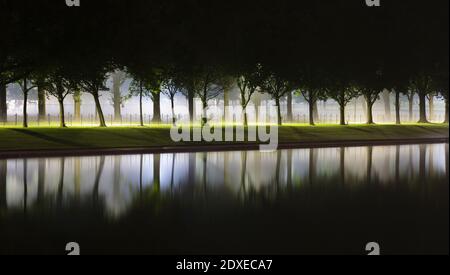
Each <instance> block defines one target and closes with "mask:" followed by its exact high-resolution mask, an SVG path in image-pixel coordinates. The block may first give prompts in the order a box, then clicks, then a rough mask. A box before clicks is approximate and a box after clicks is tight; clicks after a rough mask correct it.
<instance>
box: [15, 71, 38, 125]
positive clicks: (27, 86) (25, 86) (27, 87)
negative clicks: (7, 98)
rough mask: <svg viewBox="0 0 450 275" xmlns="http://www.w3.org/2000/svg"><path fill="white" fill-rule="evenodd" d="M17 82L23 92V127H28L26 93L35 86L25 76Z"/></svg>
mask: <svg viewBox="0 0 450 275" xmlns="http://www.w3.org/2000/svg"><path fill="white" fill-rule="evenodd" d="M18 84H19V85H20V88H21V89H22V93H23V113H22V115H23V127H24V128H28V111H27V109H28V108H27V107H28V95H29V93H30V91H32V90H33V89H35V88H36V85H35V84H34V83H33V82H32V81H30V80H29V79H28V78H26V77H25V78H24V79H23V80H21V81H20V82H19V83H18Z"/></svg>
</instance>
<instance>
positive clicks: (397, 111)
mask: <svg viewBox="0 0 450 275" xmlns="http://www.w3.org/2000/svg"><path fill="white" fill-rule="evenodd" d="M395 124H397V125H400V124H401V119H400V91H395Z"/></svg>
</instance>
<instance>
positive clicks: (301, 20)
mask: <svg viewBox="0 0 450 275" xmlns="http://www.w3.org/2000/svg"><path fill="white" fill-rule="evenodd" d="M36 2H39V3H36ZM211 2H214V3H211ZM344 19H345V20H344ZM0 20H1V22H0V23H1V24H0V26H1V28H2V31H4V35H2V36H1V37H0V47H1V48H0V120H5V119H6V85H8V84H9V83H14V82H19V83H20V84H21V88H22V91H23V96H24V102H27V97H28V94H29V92H30V91H31V90H32V89H34V88H37V89H38V90H39V91H40V94H41V95H43V94H44V93H47V94H49V95H52V96H54V97H55V98H56V99H57V100H58V102H59V104H60V110H61V111H60V113H61V114H60V118H61V126H62V127H65V118H64V100H65V98H66V97H67V96H68V95H70V94H75V97H79V94H80V92H85V93H89V94H91V95H92V96H93V98H94V101H95V105H96V109H97V114H98V117H99V120H100V126H102V127H106V123H105V117H104V115H103V111H102V106H101V104H100V99H99V97H100V94H101V91H103V90H105V89H106V88H105V82H106V79H107V77H108V75H109V73H110V72H114V71H117V70H120V71H126V72H127V73H128V74H129V75H130V76H131V77H132V78H133V79H134V80H133V83H132V85H131V93H132V95H135V96H138V97H139V98H140V102H141V108H140V109H141V114H142V113H143V112H142V109H143V107H142V99H143V98H144V97H145V96H150V97H151V99H152V100H153V102H154V110H155V115H154V119H155V120H156V121H158V120H159V119H160V110H159V108H160V107H159V100H160V95H161V93H164V94H166V95H167V96H168V97H169V98H170V99H171V100H172V106H173V100H174V97H175V95H176V94H177V93H183V94H184V95H185V96H186V98H187V99H188V105H189V114H190V117H191V120H192V119H193V110H194V98H199V99H200V100H201V102H202V105H203V109H204V110H206V108H207V107H208V103H209V101H210V100H211V99H213V98H216V97H217V96H218V95H220V94H222V93H224V94H225V95H224V98H225V99H226V98H227V93H228V91H229V89H230V87H232V86H233V85H237V87H238V88H239V91H240V96H241V105H242V107H243V108H244V109H245V108H246V107H247V106H248V104H249V102H250V100H251V98H252V96H253V95H254V94H255V93H256V92H261V93H266V94H268V95H270V96H271V98H272V99H273V100H274V102H275V104H276V106H277V107H278V123H279V124H282V121H283V118H282V116H281V108H280V101H281V100H282V99H284V98H287V100H288V117H287V118H286V120H290V119H291V118H290V117H289V116H291V115H292V109H291V108H290V107H289V106H292V104H291V102H292V94H293V93H297V94H299V95H302V96H303V97H304V98H305V100H306V101H307V102H308V103H309V106H310V108H309V113H310V116H309V117H310V124H312V125H313V124H314V115H313V114H314V111H315V110H314V106H316V103H317V101H318V100H324V99H333V100H335V101H336V102H337V103H338V104H339V106H340V113H341V119H340V123H341V124H345V123H346V119H345V108H346V106H347V104H348V103H349V102H350V101H351V100H352V99H354V98H356V97H359V96H363V97H364V98H365V100H366V103H367V118H368V121H367V123H369V124H371V123H373V122H374V121H373V117H372V107H373V105H374V103H375V102H376V100H377V99H378V98H379V96H380V94H381V93H382V91H384V90H386V89H387V90H389V91H392V92H394V93H395V98H396V110H397V112H396V113H397V123H400V115H399V110H400V95H401V94H406V95H408V96H412V95H415V94H417V95H418V97H419V101H420V104H419V105H420V108H419V109H420V120H419V122H421V123H426V122H428V121H427V115H426V97H427V96H428V95H430V94H438V95H440V96H442V97H443V98H444V100H445V102H446V116H445V117H446V122H447V123H448V86H449V85H448V75H449V73H448V59H449V58H448V24H447V23H448V22H447V21H448V1H446V0H433V1H430V3H427V4H424V3H423V1H405V0H399V1H395V3H384V5H383V6H382V7H381V8H368V7H367V6H366V5H365V4H364V3H362V1H359V0H351V1H348V0H346V1H343V0H337V1H327V0H318V1H287V0H286V1H277V2H274V1H256V0H248V1H245V2H244V3H241V2H237V1H227V2H226V3H225V2H221V3H219V1H205V0H189V1H183V3H179V1H162V0H150V1H133V3H127V4H124V3H123V1H106V0H98V1H90V2H89V3H83V6H82V7H80V8H68V7H67V6H65V4H64V3H61V4H56V3H55V2H52V1H51V0H42V1H32V2H29V1H9V0H3V1H0ZM117 81H118V82H117V83H115V84H114V85H120V79H118V80H117ZM114 100H118V101H121V100H123V99H122V97H121V96H118V97H115V98H114ZM225 101H226V100H225ZM26 108H27V104H24V123H23V124H24V127H27V126H28V122H27V116H26V114H27V110H26ZM141 117H142V116H141ZM174 117H175V115H174ZM202 122H203V123H206V122H207V116H206V111H205V112H203V114H202ZM141 123H142V124H143V119H142V118H141ZM244 123H247V118H244Z"/></svg>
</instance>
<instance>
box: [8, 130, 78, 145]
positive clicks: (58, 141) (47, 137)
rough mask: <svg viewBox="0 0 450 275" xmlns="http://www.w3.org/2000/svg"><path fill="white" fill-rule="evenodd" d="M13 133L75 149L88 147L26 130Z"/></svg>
mask: <svg viewBox="0 0 450 275" xmlns="http://www.w3.org/2000/svg"><path fill="white" fill-rule="evenodd" d="M10 130H11V131H14V132H17V133H20V134H24V135H28V136H31V137H35V138H39V139H43V140H46V141H50V142H55V143H59V144H61V145H68V146H74V147H86V144H80V143H77V142H73V141H69V140H65V139H60V138H56V137H52V136H48V135H45V134H42V133H37V132H34V131H31V130H26V129H10Z"/></svg>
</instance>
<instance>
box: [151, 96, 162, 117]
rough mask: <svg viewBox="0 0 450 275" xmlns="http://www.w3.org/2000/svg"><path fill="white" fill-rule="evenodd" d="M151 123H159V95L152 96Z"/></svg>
mask: <svg viewBox="0 0 450 275" xmlns="http://www.w3.org/2000/svg"><path fill="white" fill-rule="evenodd" d="M152 122H153V123H160V122H161V94H160V93H155V94H153V119H152Z"/></svg>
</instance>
